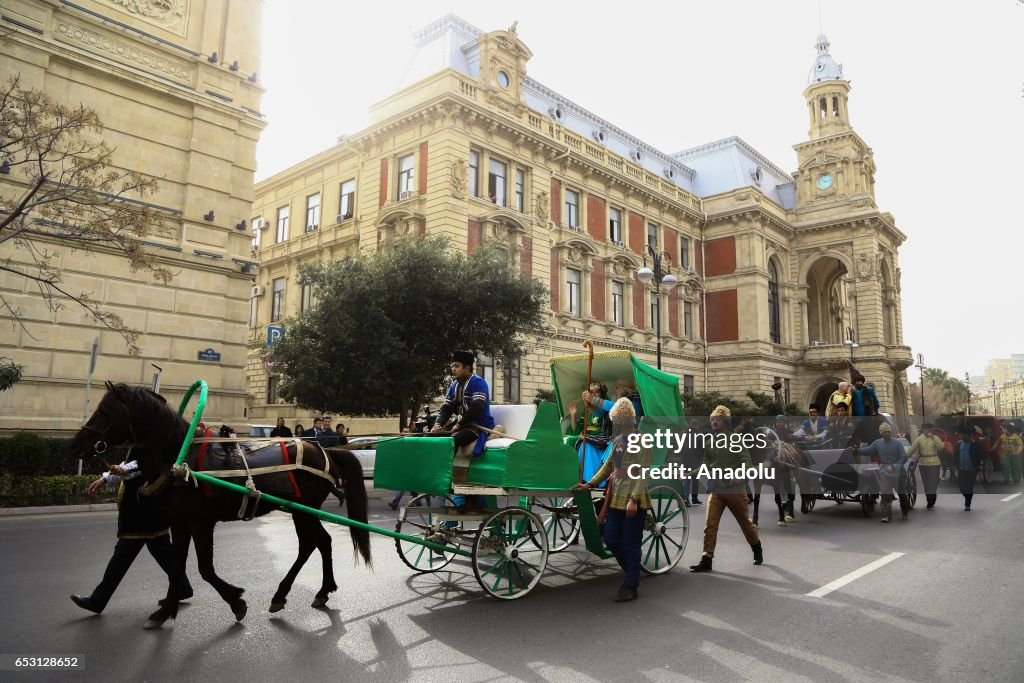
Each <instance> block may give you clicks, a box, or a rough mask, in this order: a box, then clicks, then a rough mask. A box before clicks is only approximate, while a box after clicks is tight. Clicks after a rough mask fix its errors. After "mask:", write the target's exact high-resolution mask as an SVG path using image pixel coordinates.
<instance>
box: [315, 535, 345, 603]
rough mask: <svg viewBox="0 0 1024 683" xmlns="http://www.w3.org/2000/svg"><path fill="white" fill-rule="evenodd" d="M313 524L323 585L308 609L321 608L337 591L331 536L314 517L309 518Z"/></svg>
mask: <svg viewBox="0 0 1024 683" xmlns="http://www.w3.org/2000/svg"><path fill="white" fill-rule="evenodd" d="M310 519H312V520H313V521H314V522H315V523H316V526H315V533H316V539H317V540H316V548H317V550H319V551H320V559H321V560H322V561H323V583H322V584H321V586H320V592H318V593H317V594H316V597H315V598H313V603H312V604H311V605H310V607H323V606H324V605H326V604H327V600H328V599H329V598H330V597H331V593H333V592H334V591H336V590H338V584H337V583H335V582H334V557H333V555H332V554H331V535H330V534H329V533H328V532H327V529H325V528H324V525H323V524H322V523H321V522H320V520H319V519H317V518H316V517H311V518H310Z"/></svg>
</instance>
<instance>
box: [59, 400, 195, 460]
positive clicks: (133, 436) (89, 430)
mask: <svg viewBox="0 0 1024 683" xmlns="http://www.w3.org/2000/svg"><path fill="white" fill-rule="evenodd" d="M105 384H106V387H107V392H106V393H105V394H104V395H103V398H102V399H100V402H99V405H98V406H96V410H95V412H93V414H92V416H91V417H90V418H89V419H88V420H87V421H86V423H85V424H84V425H82V428H81V429H80V430H79V431H78V433H77V434H75V436H74V437H73V438H72V440H71V452H72V453H77V454H79V455H80V456H81V457H91V456H100V457H104V454H105V453H107V452H108V451H111V450H113V449H115V448H118V447H121V448H129V449H132V451H134V453H133V457H136V458H137V459H138V460H139V465H140V467H141V468H142V469H143V471H144V472H145V471H147V470H148V471H150V472H154V471H156V470H157V469H158V468H159V469H166V468H167V467H168V466H169V465H170V464H171V463H173V462H174V458H175V457H176V456H177V450H176V449H177V447H178V446H179V445H180V444H181V441H182V439H183V437H184V434H185V428H186V427H187V423H185V421H184V420H182V419H181V418H180V417H178V415H177V413H176V412H175V411H174V410H173V409H172V408H171V407H170V406H169V405H168V404H167V401H166V400H165V399H164V398H163V396H160V395H159V394H157V393H155V392H153V391H150V390H149V389H143V388H139V387H131V386H128V385H127V384H113V383H112V382H106V383H105ZM168 459H169V461H168V462H166V463H164V462H163V461H165V460H168Z"/></svg>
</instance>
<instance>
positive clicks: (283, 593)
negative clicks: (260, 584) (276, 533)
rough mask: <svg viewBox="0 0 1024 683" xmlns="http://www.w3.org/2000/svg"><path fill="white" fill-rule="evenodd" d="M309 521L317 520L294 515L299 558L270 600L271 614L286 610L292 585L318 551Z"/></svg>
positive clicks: (303, 515)
mask: <svg viewBox="0 0 1024 683" xmlns="http://www.w3.org/2000/svg"><path fill="white" fill-rule="evenodd" d="M309 520H316V518H315V517H309V516H307V515H306V514H303V513H299V514H293V515H292V524H293V525H294V526H295V535H296V536H297V537H298V539H299V556H298V557H296V558H295V563H294V564H292V567H291V569H289V570H288V573H287V574H285V577H284V579H282V580H281V584H280V585H279V586H278V587H277V592H276V593H274V597H273V598H272V599H271V600H270V611H271V612H280V611H281V610H283V609H284V606H285V603H287V602H288V600H287V598H288V593H289V592H290V591H291V589H292V584H293V583H295V577H296V576H298V575H299V571H300V570H301V569H302V567H303V566H304V565H305V564H306V560H308V559H309V556H310V555H312V554H313V551H314V550H316V541H315V539H314V537H313V535H312V534H311V533H310V526H309ZM317 521H319V520H317Z"/></svg>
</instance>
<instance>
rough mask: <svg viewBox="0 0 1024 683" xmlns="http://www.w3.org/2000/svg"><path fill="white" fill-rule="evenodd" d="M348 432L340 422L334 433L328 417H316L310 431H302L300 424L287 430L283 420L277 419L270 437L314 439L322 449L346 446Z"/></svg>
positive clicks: (281, 418)
mask: <svg viewBox="0 0 1024 683" xmlns="http://www.w3.org/2000/svg"><path fill="white" fill-rule="evenodd" d="M347 434H348V432H347V430H346V429H345V425H344V424H343V423H341V422H339V423H338V430H337V431H335V430H334V429H332V428H331V418H330V417H329V416H324V417H317V418H314V419H313V427H312V428H311V429H303V427H302V424H301V423H298V424H296V425H295V429H294V430H292V429H289V428H288V425H286V424H285V422H284V418H283V417H279V418H277V426H276V427H274V429H273V430H271V432H270V436H271V437H277V438H284V439H290V438H293V437H300V438H303V439H314V440H315V441H316V442H317V443H319V444H320V445H321V446H323V447H324V448H329V447H331V446H344V445H346V444H348V436H347Z"/></svg>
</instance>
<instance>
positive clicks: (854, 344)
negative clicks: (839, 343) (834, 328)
mask: <svg viewBox="0 0 1024 683" xmlns="http://www.w3.org/2000/svg"><path fill="white" fill-rule="evenodd" d="M851 336H852V335H851ZM843 344H845V345H846V346H849V347H850V364H851V365H852V364H853V350H854V349H859V348H860V344H858V343H857V342H855V341H853V339H847V340H846V341H844V342H843Z"/></svg>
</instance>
